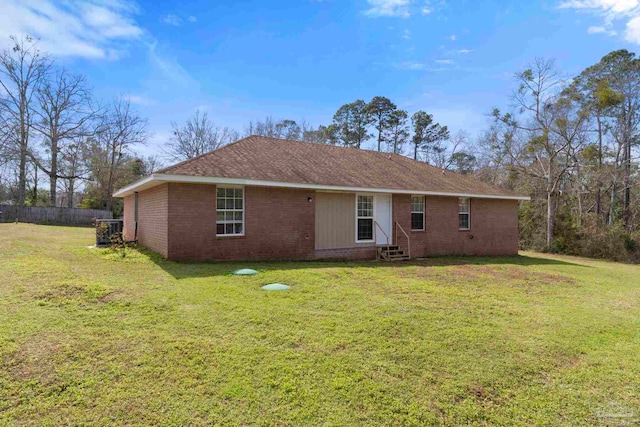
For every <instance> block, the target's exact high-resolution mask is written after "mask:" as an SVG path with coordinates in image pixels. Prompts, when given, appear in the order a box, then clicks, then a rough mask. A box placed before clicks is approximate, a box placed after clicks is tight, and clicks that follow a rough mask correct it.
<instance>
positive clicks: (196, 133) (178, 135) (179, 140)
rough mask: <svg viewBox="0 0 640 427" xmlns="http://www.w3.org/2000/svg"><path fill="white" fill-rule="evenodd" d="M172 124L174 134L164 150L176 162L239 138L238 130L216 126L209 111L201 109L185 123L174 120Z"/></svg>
mask: <svg viewBox="0 0 640 427" xmlns="http://www.w3.org/2000/svg"><path fill="white" fill-rule="evenodd" d="M171 126H172V128H173V131H172V135H171V138H169V142H167V143H166V145H165V146H164V148H163V151H164V153H165V154H166V156H167V157H168V158H169V160H171V161H174V162H179V161H182V160H187V159H191V158H193V157H197V156H200V155H202V154H204V153H207V152H209V151H212V150H215V149H216V148H219V147H221V146H223V145H226V144H228V143H230V142H233V141H235V140H236V139H238V133H237V132H236V131H234V130H232V129H229V128H227V127H224V128H220V127H217V126H215V125H214V123H213V122H212V121H211V120H209V116H208V115H207V113H206V112H205V113H200V111H199V110H198V111H196V113H195V115H194V116H193V117H190V118H189V119H187V121H186V122H185V124H184V125H182V126H179V125H178V124H177V123H175V122H174V123H171Z"/></svg>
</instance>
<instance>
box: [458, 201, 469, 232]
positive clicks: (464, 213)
mask: <svg viewBox="0 0 640 427" xmlns="http://www.w3.org/2000/svg"><path fill="white" fill-rule="evenodd" d="M462 200H466V201H467V211H466V212H464V211H461V210H460V202H461V201H462ZM460 215H467V218H468V220H467V225H468V227H467V228H463V227H460ZM458 229H459V230H463V231H467V230H471V198H470V197H459V198H458Z"/></svg>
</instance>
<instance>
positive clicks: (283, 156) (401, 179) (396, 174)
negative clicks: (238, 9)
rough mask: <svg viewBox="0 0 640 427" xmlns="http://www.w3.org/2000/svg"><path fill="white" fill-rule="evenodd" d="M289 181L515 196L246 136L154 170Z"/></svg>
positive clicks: (408, 164)
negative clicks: (197, 155)
mask: <svg viewBox="0 0 640 427" xmlns="http://www.w3.org/2000/svg"><path fill="white" fill-rule="evenodd" d="M157 174H166V175H185V176H203V177H220V178H239V179H249V180H259V181H275V182H283V183H292V184H314V185H326V186H340V187H358V188H370V189H372V190H373V189H376V188H379V189H394V190H396V189H397V190H405V191H407V190H411V191H425V192H441V193H454V194H475V195H487V196H504V197H518V196H519V195H518V194H517V193H514V192H512V191H509V190H504V189H501V188H498V187H495V186H492V185H490V184H487V183H484V182H482V181H479V180H477V179H475V178H473V177H470V176H465V175H460V174H457V173H455V172H452V171H445V170H443V169H440V168H436V167H434V166H430V165H428V164H426V163H422V162H418V161H415V160H412V159H409V158H407V157H404V156H400V155H397V154H390V153H381V152H377V151H370V150H360V149H356V148H346V147H338V146H333V145H325V144H315V143H308V142H300V141H291V140H286V139H277V138H269V137H262V136H249V137H247V138H243V139H240V140H238V141H236V142H234V143H232V144H229V145H227V146H224V147H221V148H219V149H217V150H214V151H211V152H209V153H206V154H203V155H201V156H199V157H196V158H193V159H189V160H186V161H184V162H181V163H178V164H176V165H173V166H169V167H167V168H165V169H162V170H160V171H158V172H157Z"/></svg>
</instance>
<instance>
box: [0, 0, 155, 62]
mask: <svg viewBox="0 0 640 427" xmlns="http://www.w3.org/2000/svg"><path fill="white" fill-rule="evenodd" d="M0 10H2V13H0V28H1V29H2V33H3V38H0V46H7V45H8V43H9V38H8V36H9V35H11V34H13V35H16V36H23V35H27V34H28V35H30V36H32V37H35V38H37V39H39V40H40V48H41V49H42V50H43V51H46V52H48V53H50V54H52V55H55V56H79V57H84V58H102V59H117V58H119V57H121V56H122V52H121V49H122V48H123V44H124V43H125V42H127V41H131V40H136V39H139V38H140V37H142V35H143V33H144V32H143V30H142V29H141V28H140V27H139V26H138V25H137V24H136V22H135V20H134V18H133V17H134V15H135V14H136V13H137V8H136V7H135V5H132V4H125V3H121V2H120V1H119V0H91V1H89V0H69V1H61V2H56V1H54V0H0Z"/></svg>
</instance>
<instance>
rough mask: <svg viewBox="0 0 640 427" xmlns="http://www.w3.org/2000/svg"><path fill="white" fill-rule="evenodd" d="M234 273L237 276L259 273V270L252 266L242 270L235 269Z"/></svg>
mask: <svg viewBox="0 0 640 427" xmlns="http://www.w3.org/2000/svg"><path fill="white" fill-rule="evenodd" d="M233 274H235V275H236V276H250V275H252V274H258V272H257V271H255V270H252V269H250V268H241V269H240V270H236V271H234V272H233Z"/></svg>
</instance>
